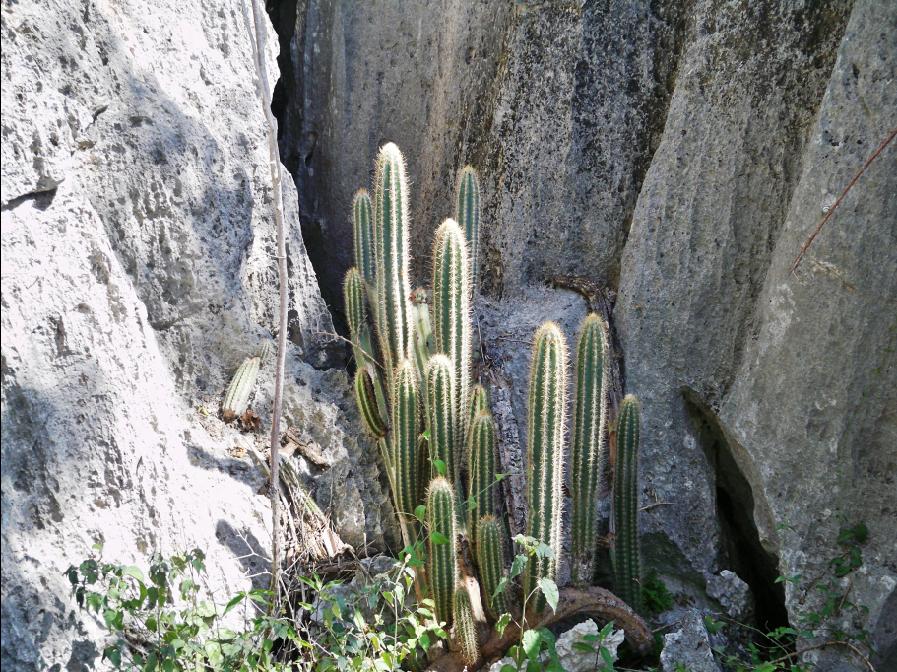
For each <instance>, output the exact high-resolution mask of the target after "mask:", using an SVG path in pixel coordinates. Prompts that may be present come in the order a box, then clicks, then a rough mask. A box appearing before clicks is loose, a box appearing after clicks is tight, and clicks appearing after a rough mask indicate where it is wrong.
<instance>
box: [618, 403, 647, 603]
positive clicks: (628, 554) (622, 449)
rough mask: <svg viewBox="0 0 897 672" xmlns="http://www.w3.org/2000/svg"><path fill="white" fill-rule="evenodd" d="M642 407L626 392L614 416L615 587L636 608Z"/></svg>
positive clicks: (637, 600) (639, 561)
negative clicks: (615, 449) (615, 448)
mask: <svg viewBox="0 0 897 672" xmlns="http://www.w3.org/2000/svg"><path fill="white" fill-rule="evenodd" d="M640 415H641V407H640V404H639V401H638V399H636V397H635V396H634V395H631V394H628V395H626V397H625V398H624V399H623V403H622V404H620V412H619V415H618V417H617V459H616V464H615V471H614V495H613V517H614V549H613V553H612V560H613V568H614V589H615V590H616V592H617V594H618V595H619V596H620V597H621V598H623V600H625V601H626V602H627V603H628V604H629V605H630V606H631V607H632V608H633V609H635V610H636V611H638V610H639V608H640V607H641V585H640V583H639V575H640V570H641V558H640V557H639V540H638V450H639V423H640Z"/></svg>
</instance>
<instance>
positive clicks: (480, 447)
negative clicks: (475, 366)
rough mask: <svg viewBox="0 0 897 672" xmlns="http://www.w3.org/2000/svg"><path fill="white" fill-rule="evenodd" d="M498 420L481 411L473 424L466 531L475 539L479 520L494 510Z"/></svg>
mask: <svg viewBox="0 0 897 672" xmlns="http://www.w3.org/2000/svg"><path fill="white" fill-rule="evenodd" d="M495 446H496V435H495V422H494V421H493V420H492V415H491V414H490V413H489V411H481V412H480V413H479V415H477V417H476V419H475V420H474V421H473V425H471V427H470V437H469V440H468V458H467V468H468V469H469V473H468V481H469V487H468V493H467V496H468V501H469V502H470V501H472V505H471V504H468V507H467V535H468V537H469V538H470V539H474V540H476V539H477V538H478V537H477V533H476V531H477V530H476V528H477V521H478V520H479V519H480V518H482V517H483V516H489V515H492V514H493V513H495V471H496V469H495Z"/></svg>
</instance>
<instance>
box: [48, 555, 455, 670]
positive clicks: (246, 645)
mask: <svg viewBox="0 0 897 672" xmlns="http://www.w3.org/2000/svg"><path fill="white" fill-rule="evenodd" d="M66 574H67V575H68V578H69V580H70V581H71V584H72V592H73V595H74V597H75V600H76V602H77V603H78V605H79V606H80V607H81V608H82V609H85V610H86V611H88V612H90V613H92V614H95V615H96V617H97V619H98V620H99V621H100V623H101V624H102V625H103V627H105V628H106V630H107V631H108V632H109V634H110V636H111V639H110V643H109V644H108V645H107V646H106V647H105V648H104V649H103V656H102V657H103V660H104V661H105V662H106V663H108V665H109V666H110V667H112V668H113V669H117V670H118V669H121V670H140V671H141V672H181V671H187V670H191V671H192V670H207V671H213V672H217V671H219V670H220V671H222V672H223V671H240V672H281V671H283V672H286V671H287V670H301V671H303V672H325V671H327V670H340V671H343V670H345V671H347V672H348V671H353V672H354V671H357V672H361V671H362V670H364V671H366V670H370V669H380V670H398V669H401V668H402V667H403V665H405V664H408V663H413V662H414V661H417V660H423V659H424V655H425V652H426V649H427V648H429V646H430V644H431V643H433V642H435V641H437V640H438V639H440V638H445V637H446V634H445V632H444V631H443V630H442V629H441V628H440V627H439V626H438V624H437V623H436V622H435V621H434V619H433V613H432V609H431V606H432V605H430V604H429V603H427V602H425V603H423V604H420V605H418V606H414V605H413V604H412V603H410V602H409V601H408V597H409V593H410V588H411V582H412V576H413V574H412V572H411V571H410V570H409V569H408V568H407V567H405V566H399V567H397V568H396V569H395V570H394V571H391V572H389V573H387V574H382V575H378V576H376V577H374V579H373V580H372V581H371V582H370V583H369V584H368V585H366V586H365V588H364V589H363V590H362V591H361V592H360V593H358V594H356V595H353V596H351V598H349V599H347V598H346V597H345V593H339V592H337V591H335V590H334V588H335V586H336V585H337V584H336V583H326V584H325V583H324V582H323V581H321V580H320V579H319V578H317V577H311V578H308V577H303V578H301V581H302V582H303V583H305V584H306V585H308V586H309V587H310V588H311V589H312V590H313V591H314V592H315V593H316V594H317V603H316V604H314V605H312V604H309V603H299V604H298V605H297V608H298V609H300V610H303V611H306V612H312V611H314V612H315V613H316V614H317V621H318V623H319V625H317V626H315V627H314V628H311V627H303V628H301V629H297V627H296V625H295V623H296V621H295V620H294V619H293V618H287V617H286V616H285V615H271V607H272V605H271V603H270V598H271V594H270V592H269V591H267V590H253V591H246V592H240V593H237V594H236V595H234V596H233V597H232V598H231V599H230V600H228V601H227V602H226V603H223V604H222V603H217V602H215V601H214V600H213V599H212V598H211V596H210V595H209V594H208V592H207V591H206V590H205V588H204V586H205V585H206V570H205V556H204V554H203V552H202V551H200V550H197V549H194V550H193V551H190V552H189V553H183V554H177V555H173V556H171V557H169V558H164V559H163V558H161V557H158V556H157V557H155V558H153V559H152V561H151V563H150V566H149V569H148V571H146V572H144V571H143V570H141V569H140V568H138V567H135V566H129V565H122V564H114V563H109V562H104V561H102V559H101V558H99V557H91V558H88V559H87V560H85V561H83V562H82V563H80V564H79V565H77V566H72V567H70V568H69V569H68V570H67V572H66ZM386 625H389V627H384V626H386ZM321 650H325V651H327V652H328V654H329V655H327V656H320V655H319V653H318V652H319V651H321Z"/></svg>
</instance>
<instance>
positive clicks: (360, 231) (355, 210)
mask: <svg viewBox="0 0 897 672" xmlns="http://www.w3.org/2000/svg"><path fill="white" fill-rule="evenodd" d="M372 211H373V208H372V205H371V196H370V194H368V192H367V189H359V190H358V191H356V192H355V197H354V198H353V199H352V230H353V234H354V235H353V240H354V244H355V267H356V268H357V269H358V271H359V272H360V273H361V277H362V280H363V281H364V283H365V285H366V286H367V287H368V288H369V289H368V291H369V293H370V292H371V291H373V290H374V288H375V286H376V271H375V262H374V259H375V256H376V255H375V252H374V221H373V213H372Z"/></svg>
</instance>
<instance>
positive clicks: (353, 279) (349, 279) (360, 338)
mask: <svg viewBox="0 0 897 672" xmlns="http://www.w3.org/2000/svg"><path fill="white" fill-rule="evenodd" d="M365 293H366V292H365V285H364V280H363V279H362V277H361V273H359V271H358V269H357V268H355V267H352V268H350V269H349V270H348V271H346V278H345V280H344V281H343V303H344V305H345V310H346V322H348V324H349V335H350V336H351V338H352V353H353V355H354V356H355V363H356V366H359V367H361V366H364V365H366V364H370V363H373V361H374V357H373V354H374V353H373V352H372V345H371V332H370V327H369V326H368V321H367V308H366V307H365Z"/></svg>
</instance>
